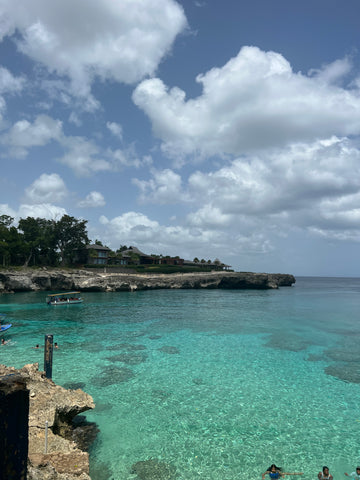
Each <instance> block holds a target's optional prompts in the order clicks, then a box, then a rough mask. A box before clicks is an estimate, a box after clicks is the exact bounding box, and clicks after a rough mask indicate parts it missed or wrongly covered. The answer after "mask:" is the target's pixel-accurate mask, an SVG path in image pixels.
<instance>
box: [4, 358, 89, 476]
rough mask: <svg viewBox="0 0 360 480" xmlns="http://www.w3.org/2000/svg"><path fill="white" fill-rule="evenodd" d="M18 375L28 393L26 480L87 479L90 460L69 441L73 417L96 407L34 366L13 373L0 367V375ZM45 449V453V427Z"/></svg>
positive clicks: (84, 397)
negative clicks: (46, 438) (57, 383)
mask: <svg viewBox="0 0 360 480" xmlns="http://www.w3.org/2000/svg"><path fill="white" fill-rule="evenodd" d="M14 373H17V374H18V375H20V376H21V377H22V378H23V379H24V380H25V382H26V386H27V388H28V390H29V392H30V393H29V399H30V405H29V453H28V460H29V461H28V480H75V479H76V480H90V477H89V457H88V454H87V452H83V451H81V450H80V449H79V448H78V446H77V444H76V443H75V442H74V441H69V440H67V439H66V438H65V437H67V438H68V437H69V432H70V431H71V430H72V429H73V427H72V421H73V418H74V417H75V416H76V415H78V414H79V413H82V412H84V411H86V410H90V409H92V408H94V407H95V404H94V402H93V400H92V398H91V396H90V395H88V394H87V393H85V392H83V391H82V390H80V389H79V390H66V389H65V388H63V387H61V386H59V385H56V384H55V383H54V382H53V381H52V380H50V379H47V378H46V377H45V373H44V372H41V371H39V365H38V364H37V363H35V364H33V365H25V366H24V367H23V368H22V369H20V370H16V369H15V368H13V367H6V366H4V365H0V376H5V375H11V374H14ZM46 422H48V448H47V453H46V454H45V453H44V445H45V425H46Z"/></svg>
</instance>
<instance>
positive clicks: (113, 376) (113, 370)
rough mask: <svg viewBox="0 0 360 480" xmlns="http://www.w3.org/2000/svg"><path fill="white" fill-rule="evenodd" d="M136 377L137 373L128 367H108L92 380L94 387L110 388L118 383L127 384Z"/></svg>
mask: <svg viewBox="0 0 360 480" xmlns="http://www.w3.org/2000/svg"><path fill="white" fill-rule="evenodd" d="M133 377H135V373H134V372H133V371H132V370H130V368H127V367H115V366H111V367H106V368H105V369H103V370H102V372H101V373H100V375H96V376H95V377H93V378H92V383H93V385H95V386H97V387H109V386H110V385H116V384H117V383H122V382H127V381H128V380H130V379H131V378H133Z"/></svg>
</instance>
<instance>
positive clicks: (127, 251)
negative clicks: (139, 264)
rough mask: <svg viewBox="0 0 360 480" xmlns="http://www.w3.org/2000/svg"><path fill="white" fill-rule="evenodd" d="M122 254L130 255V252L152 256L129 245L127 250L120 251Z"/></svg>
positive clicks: (142, 255) (141, 255)
mask: <svg viewBox="0 0 360 480" xmlns="http://www.w3.org/2000/svg"><path fill="white" fill-rule="evenodd" d="M120 253H121V254H122V255H124V256H126V255H131V254H132V253H135V254H136V255H139V256H140V257H149V258H152V256H151V255H148V254H147V253H143V252H141V251H140V250H139V249H138V248H137V247H129V248H128V249H127V250H123V251H122V252H120Z"/></svg>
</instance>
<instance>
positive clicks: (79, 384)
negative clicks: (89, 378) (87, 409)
mask: <svg viewBox="0 0 360 480" xmlns="http://www.w3.org/2000/svg"><path fill="white" fill-rule="evenodd" d="M85 386H86V383H85V382H67V383H64V385H63V387H64V388H66V390H77V389H79V388H80V389H81V390H83V389H84V388H85Z"/></svg>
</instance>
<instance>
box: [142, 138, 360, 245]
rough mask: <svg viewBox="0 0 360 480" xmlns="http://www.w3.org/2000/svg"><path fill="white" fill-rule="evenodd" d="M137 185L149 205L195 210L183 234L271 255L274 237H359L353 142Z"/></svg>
mask: <svg viewBox="0 0 360 480" xmlns="http://www.w3.org/2000/svg"><path fill="white" fill-rule="evenodd" d="M133 182H134V183H135V185H137V186H138V188H139V189H140V200H141V201H142V202H143V203H146V204H148V203H150V202H152V203H158V204H163V205H165V204H175V205H176V207H177V208H181V209H183V208H184V206H185V205H186V206H187V207H188V208H190V212H188V213H187V214H186V216H185V217H184V218H185V220H184V227H182V228H186V229H188V231H191V232H194V231H196V230H197V231H205V232H207V233H209V232H210V231H211V232H215V231H221V232H222V234H223V235H224V238H226V236H228V237H229V238H231V235H232V236H233V237H234V238H235V236H236V235H238V236H239V238H242V237H247V238H251V239H253V240H254V238H256V244H257V251H262V249H263V250H264V251H269V250H270V249H271V240H270V237H271V236H279V235H288V234H289V233H290V232H291V231H292V230H294V229H301V230H302V231H303V232H306V231H307V232H310V234H315V233H316V232H317V233H316V234H317V235H319V232H321V235H323V236H324V235H325V232H328V234H329V238H334V237H335V235H334V232H338V233H339V232H341V231H346V232H347V233H346V234H343V236H342V238H343V239H344V238H345V237H347V238H348V239H351V238H354V231H355V230H357V231H358V232H359V233H360V227H359V225H360V221H359V220H360V218H359V215H360V209H359V205H360V150H359V148H358V147H357V144H356V142H355V141H351V140H349V139H347V138H338V137H335V136H334V137H330V138H328V139H326V140H318V141H315V142H312V143H296V144H292V145H291V146H289V147H287V148H283V149H276V150H271V151H269V152H266V153H265V152H263V153H262V155H255V154H252V155H244V156H242V157H239V158H236V159H234V160H233V161H231V162H230V161H229V162H228V163H227V165H226V166H223V167H221V168H218V169H216V170H213V171H206V172H202V171H200V170H198V171H196V172H194V173H192V174H191V175H190V176H189V177H188V179H187V180H186V179H182V178H181V176H180V175H179V174H178V173H175V172H173V171H171V170H169V169H167V170H164V171H156V170H152V171H151V178H150V179H149V180H146V181H140V180H133ZM162 231H163V233H162V234H164V232H166V231H167V230H166V228H164V229H162ZM349 232H352V233H351V235H350V233H349ZM266 238H267V239H268V242H265V240H266ZM254 241H255V240H254ZM232 243H233V240H229V244H230V245H232ZM242 244H244V241H243V242H242Z"/></svg>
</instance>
